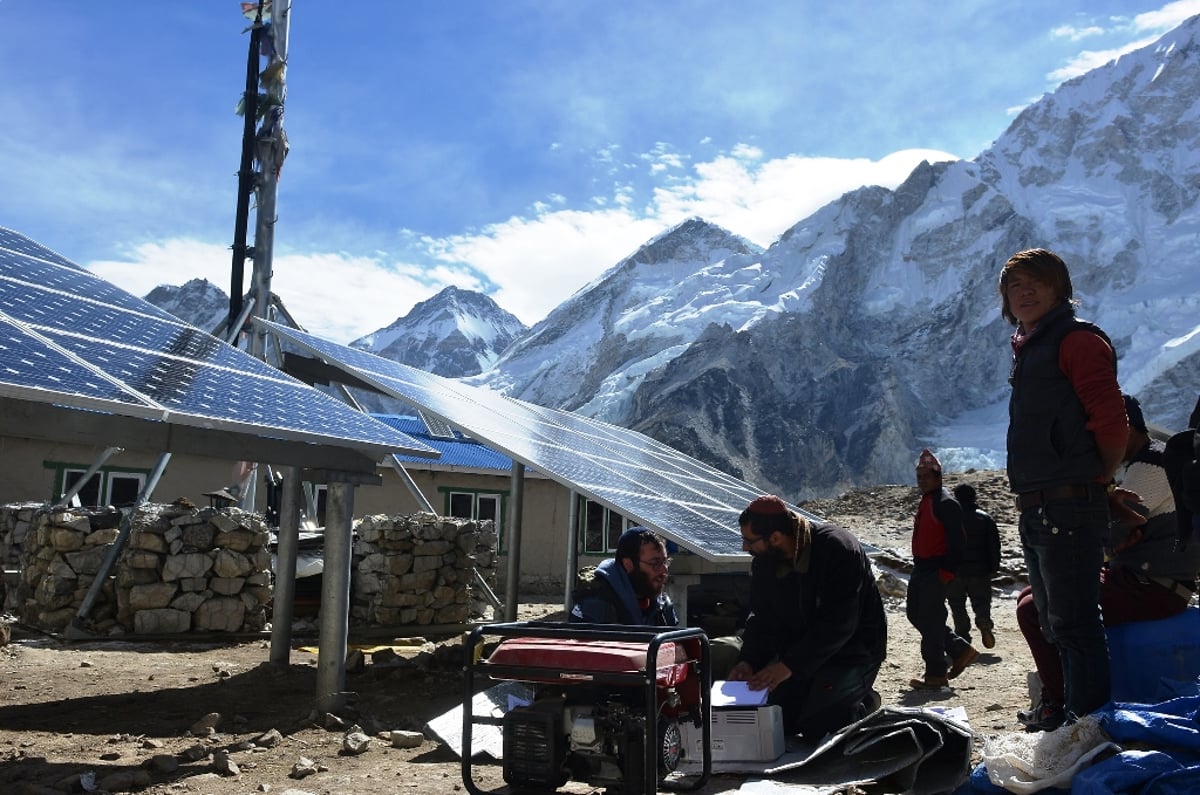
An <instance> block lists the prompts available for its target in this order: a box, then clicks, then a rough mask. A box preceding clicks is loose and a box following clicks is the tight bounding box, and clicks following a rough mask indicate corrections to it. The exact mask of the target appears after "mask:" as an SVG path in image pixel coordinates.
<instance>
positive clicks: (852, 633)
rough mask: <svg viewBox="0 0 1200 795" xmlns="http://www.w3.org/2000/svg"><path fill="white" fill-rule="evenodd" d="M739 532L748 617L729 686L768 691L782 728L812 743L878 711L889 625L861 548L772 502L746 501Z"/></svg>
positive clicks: (832, 528)
mask: <svg viewBox="0 0 1200 795" xmlns="http://www.w3.org/2000/svg"><path fill="white" fill-rule="evenodd" d="M738 524H739V525H740V527H741V532H742V549H744V550H745V551H747V552H749V553H750V554H751V555H753V557H754V560H753V562H752V563H751V566H750V609H751V612H750V616H749V617H748V618H747V619H746V628H745V633H744V637H743V641H742V650H741V653H740V655H739V657H738V662H737V664H736V665H734V666H733V668H732V670H730V672H729V674H728V676H727V678H728V679H729V680H731V681H745V682H747V683H748V684H749V686H750V689H752V690H763V689H766V690H769V691H770V696H769V703H772V704H779V705H780V706H781V707H782V708H783V721H784V727H785V729H786V730H787V731H788V732H790V733H799V734H802V735H804V738H805V739H806V740H809V741H811V742H815V741H817V740H819V739H821V737H823V736H825V734H827V733H829V732H834V731H837V730H839V729H841V728H843V727H845V726H846V725H848V724H850V723H852V722H853V721H855V720H857V719H858V718H861V717H863V716H865V715H866V714H868V713H869V712H872V711H874V710H875V709H877V708H878V707H879V703H880V698H879V694H878V693H876V692H875V690H874V688H873V685H874V683H875V677H876V675H877V674H878V673H879V666H880V665H881V664H882V663H883V659H884V657H885V656H886V653H887V618H886V616H885V614H884V611H883V600H882V598H881V597H880V596H879V589H878V588H877V587H876V586H875V575H874V574H873V573H872V571H871V563H870V561H869V560H868V559H867V556H866V553H865V552H864V551H863V548H862V545H861V544H860V543H859V541H858V539H857V538H855V537H854V536H853V535H852V534H851V533H850V531H849V530H846V529H845V528H842V527H839V526H837V525H835V524H832V523H815V522H810V521H809V520H808V519H806V518H804V517H802V516H800V515H799V514H797V513H796V512H794V511H792V510H790V509H789V508H788V507H787V505H786V504H785V503H784V502H783V500H781V499H779V498H778V497H776V496H773V495H768V496H763V497H759V498H758V499H756V500H754V501H753V502H751V503H750V505H749V506H748V507H747V508H746V510H744V511H743V512H742V514H741V516H740V517H739V519H738Z"/></svg>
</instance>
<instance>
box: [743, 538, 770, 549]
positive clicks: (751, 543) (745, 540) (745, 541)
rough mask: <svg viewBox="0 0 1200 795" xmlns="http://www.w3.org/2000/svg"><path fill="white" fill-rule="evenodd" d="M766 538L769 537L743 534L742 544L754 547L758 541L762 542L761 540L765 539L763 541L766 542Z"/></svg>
mask: <svg viewBox="0 0 1200 795" xmlns="http://www.w3.org/2000/svg"><path fill="white" fill-rule="evenodd" d="M766 540H767V539H765V538H763V537H762V536H753V537H751V536H742V546H744V547H752V546H754V545H755V544H757V543H758V542H760V541H763V542H765V541H766Z"/></svg>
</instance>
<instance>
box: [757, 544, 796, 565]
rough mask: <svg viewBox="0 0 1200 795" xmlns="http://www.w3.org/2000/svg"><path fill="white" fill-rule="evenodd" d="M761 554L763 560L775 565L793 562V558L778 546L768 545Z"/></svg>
mask: <svg viewBox="0 0 1200 795" xmlns="http://www.w3.org/2000/svg"><path fill="white" fill-rule="evenodd" d="M761 555H762V558H763V560H766V561H767V562H768V563H771V564H772V565H775V566H781V565H783V564H785V563H786V564H788V565H791V563H792V560H791V558H789V557H788V556H787V555H786V554H784V551H783V550H782V549H779V548H778V547H767V548H766V549H765V550H764V551H763V552H762V553H761Z"/></svg>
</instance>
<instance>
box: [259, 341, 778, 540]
mask: <svg viewBox="0 0 1200 795" xmlns="http://www.w3.org/2000/svg"><path fill="white" fill-rule="evenodd" d="M255 322H256V323H259V324H261V325H263V326H264V327H266V328H267V329H268V330H269V331H271V332H273V333H275V334H277V335H279V336H280V337H283V338H284V339H287V340H289V341H290V342H292V343H293V344H295V345H297V346H299V347H301V348H304V349H306V350H308V351H309V352H310V353H312V354H313V355H315V356H318V357H320V358H321V359H323V360H324V361H325V362H327V363H328V364H331V365H334V366H337V367H340V368H341V369H343V370H344V371H346V372H347V373H350V374H352V375H354V376H356V377H358V378H360V379H362V380H363V381H365V382H367V383H370V384H371V385H372V386H374V387H376V388H377V389H379V390H381V391H382V392H384V393H386V394H388V395H392V396H393V397H397V398H400V399H401V400H404V401H406V402H408V403H411V404H412V405H414V406H416V407H417V408H418V409H419V410H420V411H421V412H422V416H429V415H432V416H435V417H438V418H441V419H442V420H444V421H446V422H448V423H450V424H451V425H453V426H454V427H456V428H457V429H459V430H460V431H462V432H463V433H465V434H467V435H468V436H471V437H472V438H475V439H478V440H480V441H482V442H484V443H486V444H488V445H489V446H492V447H495V448H496V449H498V450H500V451H501V452H503V453H505V454H506V455H509V456H511V457H512V458H513V459H514V460H517V461H520V462H521V463H523V464H525V465H527V466H530V467H533V468H536V469H537V470H538V471H540V472H542V473H544V474H546V475H547V476H549V477H551V478H553V479H555V480H557V481H559V482H560V483H562V484H564V485H566V486H568V487H569V488H572V489H574V490H576V491H578V492H580V493H581V494H584V495H585V496H587V497H588V498H589V499H592V500H596V501H598V502H600V503H602V504H605V505H607V506H608V507H609V508H611V509H613V510H616V511H619V512H620V513H622V514H624V515H626V516H628V517H630V518H632V519H634V520H635V521H637V522H639V523H641V524H643V525H646V526H649V527H652V528H654V529H656V530H658V531H660V532H662V533H663V534H664V535H666V536H667V537H669V538H671V539H672V540H674V541H676V542H677V543H679V544H680V545H681V546H683V547H685V548H686V549H689V550H690V551H692V552H695V553H697V554H698V555H701V556H702V557H704V558H707V559H710V560H728V559H733V558H741V557H742V556H743V555H744V553H743V552H742V549H741V534H740V533H739V532H738V528H737V517H738V514H740V513H741V511H742V510H743V509H744V508H745V507H746V505H747V504H748V503H749V502H750V501H751V500H753V499H754V498H755V497H757V496H759V495H760V494H761V493H762V492H761V491H760V490H758V489H756V488H755V487H754V486H752V485H750V484H748V483H745V482H743V481H741V480H738V479H737V478H734V477H732V476H730V475H727V474H725V473H723V472H720V471H719V470H716V469H714V468H712V467H710V466H708V465H706V464H703V463H701V462H700V461H696V460H695V459H693V458H690V457H688V456H685V455H683V454H682V453H680V452H678V451H677V450H674V449H672V448H671V447H668V446H667V445H664V444H662V443H660V442H657V441H655V440H654V439H651V438H650V437H648V436H646V435H644V434H641V433H638V432H636V431H631V430H628V429H626V428H621V427H618V426H616V425H611V424H609V423H605V422H600V421H598V420H594V419H589V418H587V417H583V416H580V415H577V414H572V413H570V412H566V411H560V410H557V409H548V408H543V407H541V406H536V405H533V404H531V403H526V402H524V401H520V400H516V399H514V398H509V397H506V396H504V395H501V394H499V393H496V392H492V391H490V390H487V389H482V388H478V387H472V386H469V385H467V384H463V383H460V382H457V381H453V380H451V379H448V378H443V377H441V376H437V375H433V374H432V373H427V372H424V371H422V370H417V369H415V368H413V367H408V366H406V365H403V364H400V363H398V362H394V361H391V360H388V359H383V358H381V357H379V356H375V355H374V354H370V353H367V352H365V351H360V350H357V349H354V348H349V347H347V346H344V345H338V344H337V343H333V342H329V341H327V340H323V339H320V338H319V337H315V336H313V335H311V334H307V333H305V332H301V331H297V330H296V329H292V328H287V327H285V326H281V325H278V324H275V323H271V322H270V321H262V320H255Z"/></svg>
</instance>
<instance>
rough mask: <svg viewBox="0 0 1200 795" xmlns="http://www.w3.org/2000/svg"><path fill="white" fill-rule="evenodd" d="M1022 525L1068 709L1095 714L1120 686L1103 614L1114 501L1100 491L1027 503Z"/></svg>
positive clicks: (1033, 584) (1034, 592)
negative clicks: (1114, 674) (1110, 505)
mask: <svg viewBox="0 0 1200 795" xmlns="http://www.w3.org/2000/svg"><path fill="white" fill-rule="evenodd" d="M1020 529H1021V547H1022V551H1023V552H1024V553H1025V566H1026V568H1027V570H1028V573H1029V586H1030V592H1031V594H1032V596H1033V603H1034V605H1035V606H1036V608H1037V615H1038V623H1039V624H1040V625H1041V628H1042V630H1041V631H1042V634H1043V635H1044V636H1045V638H1046V640H1047V641H1049V642H1050V643H1052V644H1053V645H1054V646H1055V647H1056V648H1057V649H1058V656H1059V659H1060V661H1061V664H1062V681H1063V706H1064V707H1065V708H1066V710H1067V712H1069V713H1071V714H1074V715H1077V716H1083V715H1086V714H1088V713H1090V712H1094V711H1095V710H1097V709H1099V708H1100V707H1102V706H1104V705H1105V704H1106V703H1107V702H1108V699H1109V694H1110V692H1111V688H1112V682H1111V680H1110V673H1109V662H1108V639H1107V637H1106V636H1105V634H1104V624H1103V623H1102V622H1101V619H1100V566H1101V564H1102V563H1103V561H1104V552H1103V543H1104V541H1105V539H1106V538H1107V536H1108V501H1107V499H1106V498H1105V495H1104V493H1103V492H1099V493H1098V494H1096V495H1093V496H1088V497H1076V498H1070V499H1065V500H1061V501H1055V502H1050V503H1047V504H1045V505H1043V506H1040V507H1036V508H1027V509H1026V510H1024V511H1022V512H1021V522H1020Z"/></svg>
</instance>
